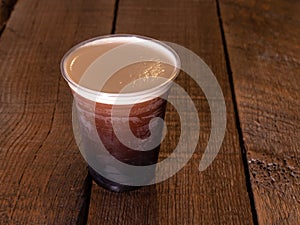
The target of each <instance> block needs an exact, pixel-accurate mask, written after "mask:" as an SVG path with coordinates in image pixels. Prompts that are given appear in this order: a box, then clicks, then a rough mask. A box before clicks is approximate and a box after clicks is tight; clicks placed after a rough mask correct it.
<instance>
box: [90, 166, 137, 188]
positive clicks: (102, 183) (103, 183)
mask: <svg viewBox="0 0 300 225" xmlns="http://www.w3.org/2000/svg"><path fill="white" fill-rule="evenodd" d="M88 170H89V174H90V175H91V177H92V178H93V180H94V181H95V182H96V183H97V184H98V185H99V186H101V187H103V188H105V189H106V190H109V191H113V192H126V191H133V190H136V189H139V188H141V186H129V185H123V184H119V183H116V182H113V181H111V180H108V179H106V178H104V177H103V176H101V175H100V174H99V173H97V172H96V171H95V170H94V169H93V168H92V167H90V166H88Z"/></svg>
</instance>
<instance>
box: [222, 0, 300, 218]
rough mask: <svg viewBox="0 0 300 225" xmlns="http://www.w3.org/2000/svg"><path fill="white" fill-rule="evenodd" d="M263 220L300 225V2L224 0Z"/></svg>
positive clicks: (241, 115)
mask: <svg viewBox="0 0 300 225" xmlns="http://www.w3.org/2000/svg"><path fill="white" fill-rule="evenodd" d="M220 6H221V15H222V19H223V22H224V30H225V37H226V42H227V44H228V53H229V57H230V64H231V69H232V75H233V81H234V90H235V93H236V101H237V107H238V111H239V118H240V123H241V129H242V134H243V139H244V145H245V149H246V152H247V159H248V165H249V171H250V175H251V184H252V188H253V192H254V197H255V198H254V199H255V207H256V209H257V213H258V222H259V224H300V138H299V137H300V114H299V111H300V91H299V86H300V76H299V74H300V54H299V53H300V46H299V40H300V18H299V12H300V2H299V1H293V0H274V1H254V0H245V1H233V0H222V1H221V4H220Z"/></svg>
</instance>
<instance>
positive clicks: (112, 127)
mask: <svg viewBox="0 0 300 225" xmlns="http://www.w3.org/2000/svg"><path fill="white" fill-rule="evenodd" d="M176 60H178V58H176V55H174V53H173V52H170V50H169V49H167V48H166V47H165V46H162V45H160V44H158V43H157V42H155V41H152V40H149V39H143V38H141V37H136V36H133V37H132V36H117V37H104V38H99V39H94V40H91V41H88V42H86V43H83V44H81V45H80V46H77V47H75V48H74V49H72V50H71V51H70V52H69V53H67V55H66V56H65V57H64V59H63V61H62V71H63V75H64V76H65V79H66V80H67V81H68V83H69V85H70V87H71V88H72V90H73V94H74V99H75V105H76V107H75V108H76V110H77V120H78V127H79V130H80V131H79V133H80V138H79V139H80V141H81V144H82V145H83V146H84V147H83V148H84V152H82V154H83V156H84V158H85V159H86V160H87V162H88V164H89V166H90V168H89V170H90V174H91V175H92V177H93V178H94V180H95V181H96V182H97V183H98V184H99V185H101V186H103V187H105V188H107V189H109V190H113V191H124V190H132V189H135V188H136V187H135V186H131V185H126V179H130V178H128V176H127V175H125V173H124V172H123V171H122V170H121V169H117V168H114V165H112V163H111V162H110V160H109V159H108V158H109V157H107V155H106V154H105V153H106V152H109V153H110V155H111V156H113V157H114V158H115V159H117V160H119V161H120V162H123V163H126V164H129V165H133V166H147V165H151V164H155V163H157V159H158V154H159V147H160V139H161V136H162V129H163V126H162V124H161V123H159V121H156V120H153V119H154V118H161V119H163V118H164V114H165V107H166V98H167V95H168V90H169V88H170V86H171V82H170V81H172V80H173V79H174V78H175V77H176V75H177V73H178V68H176V66H178V61H176ZM150 126H151V129H150ZM93 127H95V130H96V132H94V133H97V134H96V135H95V134H93V133H92V132H91V129H92V128H93ZM116 131H118V132H116ZM151 131H155V132H152V133H151ZM96 136H97V137H96ZM97 138H98V139H100V140H101V143H102V145H101V147H100V148H99V147H98V145H97V143H98V142H99V140H97ZM104 165H105V166H104ZM107 170H109V171H107ZM99 171H100V172H99ZM101 172H103V173H101ZM154 172H155V171H149V173H148V174H145V179H153V176H154ZM110 173H113V174H114V176H115V177H117V178H118V181H119V182H115V181H111V180H110V179H107V177H106V176H103V175H101V174H110ZM124 183H125V184H124Z"/></svg>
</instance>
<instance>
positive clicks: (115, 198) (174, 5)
mask: <svg viewBox="0 0 300 225" xmlns="http://www.w3.org/2000/svg"><path fill="white" fill-rule="evenodd" d="M116 32H117V33H134V34H140V35H145V36H150V37H153V38H157V39H160V40H166V41H171V42H175V43H178V44H181V45H184V46H186V47H187V48H189V49H191V50H193V51H194V52H196V53H197V54H198V55H199V56H200V57H201V58H203V59H204V60H205V62H206V63H207V64H208V65H209V66H210V67H211V68H212V70H213V72H214V73H215V75H216V77H217V79H218V81H219V83H220V85H221V87H222V90H223V92H224V96H225V100H226V105H227V115H228V117H227V118H228V124H227V132H226V137H225V140H224V143H223V146H222V149H221V151H220V153H219V155H218V156H217V158H216V159H215V161H214V162H213V163H212V165H211V166H210V167H209V168H208V169H207V170H206V171H204V172H202V173H200V172H199V171H198V165H199V160H200V158H201V156H202V153H203V151H204V148H205V146H206V144H207V141H208V137H209V133H210V111H209V107H208V104H207V102H206V100H205V96H204V95H203V93H202V91H201V89H200V88H199V87H197V84H196V83H195V82H194V81H193V80H192V79H190V78H189V77H188V76H186V75H184V74H182V75H180V76H179V77H178V79H177V82H178V83H179V84H180V85H181V86H182V87H184V88H185V89H186V90H187V91H188V93H189V94H190V96H191V97H192V99H193V101H194V103H195V105H196V107H197V109H198V111H199V118H200V123H201V133H200V141H199V144H198V146H197V149H196V152H195V154H194V156H193V157H192V159H191V160H190V161H189V163H188V164H187V165H186V166H185V167H184V168H183V169H182V170H181V171H180V172H179V173H177V174H176V175H175V176H173V177H172V178H170V179H168V180H167V181H165V182H163V183H159V184H157V185H153V186H148V187H144V188H142V189H139V190H137V191H133V192H130V193H123V194H115V193H110V192H108V191H105V190H104V189H102V188H99V187H98V186H97V185H95V184H94V185H93V188H92V195H91V203H90V210H89V219H88V224H91V225H92V224H114V225H115V224H122V225H127V224H128V225H129V224H130V225H135V224H253V219H252V213H251V207H250V202H249V196H248V193H247V188H246V182H245V180H246V178H245V175H244V168H243V162H242V155H241V147H240V144H239V136H238V133H237V128H236V124H235V113H234V110H233V103H232V96H231V91H230V83H229V80H228V74H227V71H226V62H225V57H224V53H223V47H222V39H221V33H220V27H219V23H218V15H217V8H216V4H215V2H214V1H192V0H185V1H180V0H173V1H171V0H165V1H158V0H151V1H134V0H124V1H120V5H119V10H118V17H117V23H116ZM175 94H176V93H175ZM171 97H172V96H171ZM166 121H167V123H168V132H169V133H168V136H167V138H166V140H165V141H164V143H163V144H162V147H161V149H162V150H161V151H162V152H161V154H160V158H161V159H162V158H164V157H166V156H167V155H168V153H169V152H171V151H172V150H173V149H174V148H175V146H176V144H177V142H176V140H178V138H179V136H180V132H179V127H180V121H179V120H178V116H176V112H175V110H174V109H173V108H172V107H170V105H169V106H168V111H167V114H166ZM190 123H193V119H191V121H190ZM188 147H189V144H188V143H187V148H188ZM183 154H184V153H183Z"/></svg>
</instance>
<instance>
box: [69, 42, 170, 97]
mask: <svg viewBox="0 0 300 225" xmlns="http://www.w3.org/2000/svg"><path fill="white" fill-rule="evenodd" d="M126 44H127V45H128V43H126V42H122V41H119V42H101V43H96V44H93V45H86V46H81V47H80V48H78V49H76V50H75V51H73V52H72V53H71V54H70V55H69V56H68V57H67V58H66V61H65V68H66V72H67V74H68V76H69V77H70V79H71V80H73V81H74V82H76V83H77V84H79V85H80V86H83V87H85V88H88V89H91V90H94V91H101V92H105V93H120V92H123V93H131V92H138V91H143V90H147V89H151V88H154V87H157V86H160V85H162V84H163V83H165V82H166V81H168V80H170V79H172V77H173V76H174V75H175V73H176V68H175V66H174V62H171V61H170V56H169V55H167V54H166V51H167V50H164V51H158V50H157V48H152V47H151V45H143V44H134V43H130V46H129V45H128V46H125V45H126ZM124 46H125V47H127V48H128V49H129V50H130V51H129V53H130V54H136V55H137V56H136V58H138V62H132V63H129V64H128V63H127V65H125V66H122V67H121V68H120V69H118V70H117V71H114V72H113V73H111V74H108V73H107V72H106V71H107V69H109V68H108V67H112V66H114V65H117V64H118V63H119V62H118V61H123V60H124V59H126V54H125V55H124V54H123V56H122V57H121V58H118V49H119V48H118V47H124ZM112 53H113V54H116V57H113V59H115V60H110V61H108V62H109V63H103V60H104V59H105V56H106V55H108V54H112ZM145 56H146V57H145ZM102 59H103V60H102ZM97 64H98V65H97ZM91 67H93V68H96V69H93V70H92V71H93V72H92V74H91V75H89V76H91V77H87V76H88V75H87V74H88V73H87V71H89V70H91Z"/></svg>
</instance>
